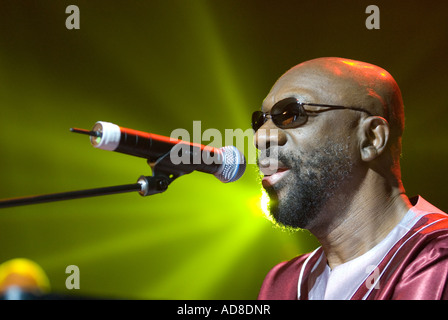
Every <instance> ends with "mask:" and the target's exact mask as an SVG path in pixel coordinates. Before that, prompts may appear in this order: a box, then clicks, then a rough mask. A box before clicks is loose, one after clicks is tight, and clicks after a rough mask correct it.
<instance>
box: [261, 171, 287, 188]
mask: <svg viewBox="0 0 448 320" xmlns="http://www.w3.org/2000/svg"><path fill="white" fill-rule="evenodd" d="M288 171H289V168H286V167H280V168H278V169H277V170H276V171H275V172H273V173H272V174H267V173H265V175H264V177H263V180H262V181H261V182H262V184H263V187H272V186H273V185H274V184H276V183H277V182H279V181H280V180H281V179H282V178H283V177H284V176H285V175H286V174H287V173H288Z"/></svg>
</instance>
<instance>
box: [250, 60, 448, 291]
mask: <svg viewBox="0 0 448 320" xmlns="http://www.w3.org/2000/svg"><path fill="white" fill-rule="evenodd" d="M252 125H253V129H254V130H255V137H254V141H255V145H256V146H257V148H258V149H260V156H259V167H260V171H261V172H262V173H264V177H263V180H262V184H263V187H264V188H265V189H266V191H267V193H268V194H269V196H270V212H271V214H272V216H273V218H274V219H275V221H276V222H277V223H279V224H281V225H284V226H286V227H290V228H304V229H308V230H309V231H310V232H311V233H312V234H314V235H315V236H316V238H317V239H318V240H319V242H320V244H321V247H319V248H318V249H316V250H315V251H314V252H311V253H308V254H305V255H301V256H298V257H296V258H294V259H292V260H290V261H287V262H283V263H280V264H278V265H277V266H275V267H274V268H273V269H272V270H271V271H270V272H269V273H268V275H267V276H266V278H265V280H264V282H263V285H262V287H261V290H260V293H259V299H446V298H448V285H447V284H448V282H447V280H448V216H447V215H446V214H445V213H443V212H442V211H440V210H439V209H437V208H436V207H434V206H432V205H431V204H429V203H428V202H426V201H425V200H424V199H423V198H421V197H417V198H414V199H408V198H407V197H406V195H405V190H404V188H403V185H402V182H401V174H400V161H399V160H400V154H401V137H402V133H403V128H404V111H403V101H402V97H401V92H400V89H399V87H398V85H397V84H396V82H395V80H394V79H393V78H392V76H391V75H390V74H389V73H388V72H387V71H386V70H384V69H382V68H379V67H377V66H375V65H372V64H368V63H364V62H360V61H354V60H349V59H342V58H319V59H314V60H311V61H307V62H304V63H301V64H299V65H297V66H295V67H294V68H292V69H290V70H289V71H288V72H286V73H285V74H284V75H283V76H282V77H281V78H280V79H279V80H278V81H277V82H276V83H275V84H274V86H273V87H272V89H271V91H270V92H269V94H268V96H267V97H266V99H265V100H264V102H263V105H262V111H258V112H255V113H254V114H253V118H252ZM273 168H274V170H273Z"/></svg>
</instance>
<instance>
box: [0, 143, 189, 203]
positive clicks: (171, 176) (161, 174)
mask: <svg viewBox="0 0 448 320" xmlns="http://www.w3.org/2000/svg"><path fill="white" fill-rule="evenodd" d="M148 163H150V160H148ZM151 164H152V162H151ZM152 171H153V175H152V176H141V177H140V178H139V179H138V180H137V183H134V184H125V185H119V186H112V187H104V188H96V189H87V190H78V191H71V192H61V193H53V194H45V195H38V196H28V197H21V198H11V199H4V200H0V209H2V208H9V207H16V206H23V205H30V204H38V203H45V202H54V201H61V200H71V199H80V198H87V197H95V196H103V195H110V194H119V193H125V192H132V191H138V193H139V194H140V195H141V196H144V197H145V196H149V195H153V194H157V193H162V192H164V191H165V190H167V188H168V186H169V185H170V183H171V182H173V181H174V180H175V179H176V178H178V177H180V176H181V175H184V174H187V173H190V172H192V171H193V170H191V169H187V168H182V169H180V168H176V166H175V165H173V164H172V163H171V161H170V157H169V152H168V153H166V154H165V155H163V156H161V157H160V158H159V159H157V161H156V162H155V163H154V165H153V166H152Z"/></svg>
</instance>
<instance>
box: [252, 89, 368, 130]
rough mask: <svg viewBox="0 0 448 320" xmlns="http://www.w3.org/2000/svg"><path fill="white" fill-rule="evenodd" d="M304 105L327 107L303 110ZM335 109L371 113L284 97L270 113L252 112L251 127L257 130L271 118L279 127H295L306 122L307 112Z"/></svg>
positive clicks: (359, 109) (358, 109)
mask: <svg viewBox="0 0 448 320" xmlns="http://www.w3.org/2000/svg"><path fill="white" fill-rule="evenodd" d="M304 106H316V107H325V108H327V109H324V110H319V111H311V110H305V108H304ZM337 109H349V110H355V111H361V112H365V113H367V114H368V115H370V116H372V114H371V113H370V112H369V111H367V110H364V109H361V108H352V107H344V106H335V105H329V104H317V103H301V102H299V101H298V100H297V99H296V98H292V97H291V98H286V99H283V100H280V101H279V102H277V103H276V104H274V106H273V107H272V109H271V112H270V113H264V112H262V111H255V112H254V113H253V114H252V129H253V130H254V132H256V131H258V129H260V127H261V126H262V125H263V124H265V123H266V121H268V119H272V122H274V124H275V125H276V126H277V127H278V128H280V129H290V128H297V127H299V126H301V125H303V124H305V123H306V121H307V120H308V114H310V113H313V114H314V113H321V112H324V111H330V110H337Z"/></svg>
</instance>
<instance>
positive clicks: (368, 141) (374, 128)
mask: <svg viewBox="0 0 448 320" xmlns="http://www.w3.org/2000/svg"><path fill="white" fill-rule="evenodd" d="M389 132H390V130H389V123H388V122H387V120H386V119H384V118H382V117H378V116H374V117H368V118H366V119H365V120H364V121H363V122H362V124H361V128H360V138H361V140H360V142H361V143H360V151H361V159H362V160H363V161H366V162H367V161H372V160H374V159H375V158H377V157H378V156H379V155H380V154H381V153H382V152H383V151H384V150H385V148H386V145H387V142H388V141H389Z"/></svg>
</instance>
